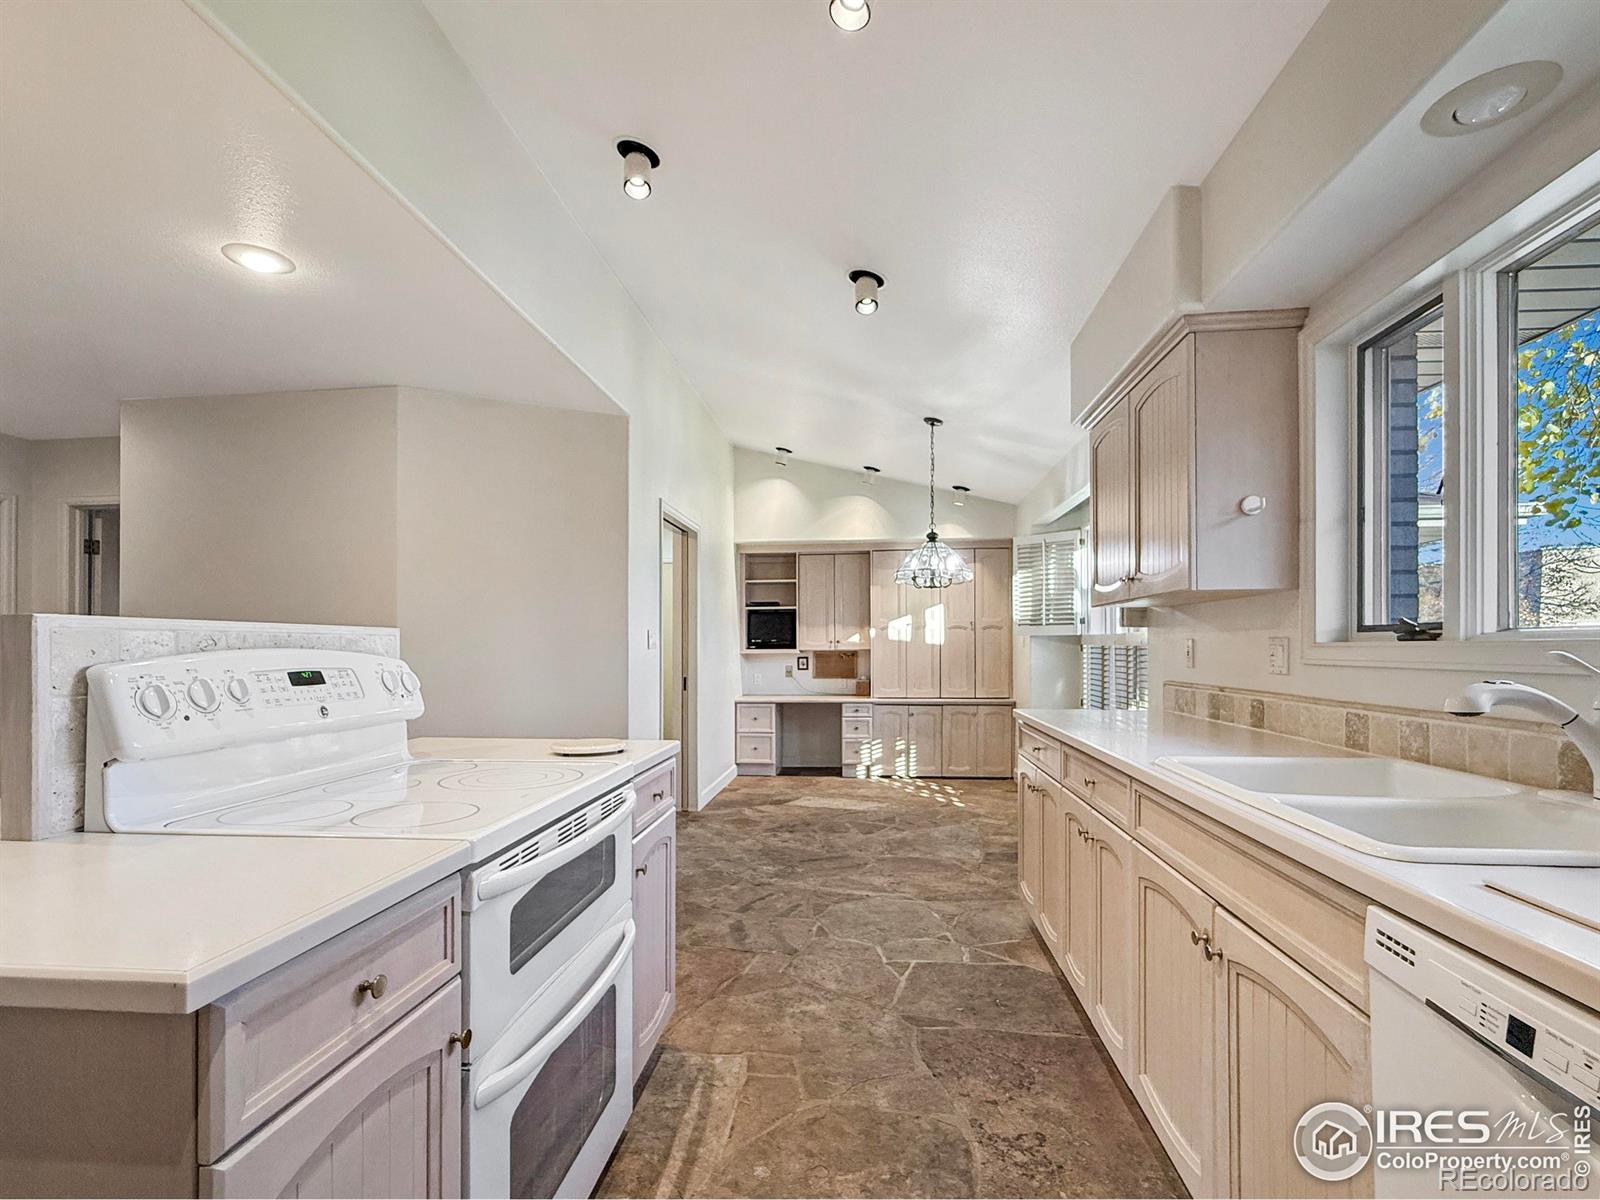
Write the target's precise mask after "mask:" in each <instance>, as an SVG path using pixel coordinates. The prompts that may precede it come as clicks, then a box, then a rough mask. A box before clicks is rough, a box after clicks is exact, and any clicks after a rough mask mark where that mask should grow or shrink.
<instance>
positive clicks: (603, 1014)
mask: <svg viewBox="0 0 1600 1200" xmlns="http://www.w3.org/2000/svg"><path fill="white" fill-rule="evenodd" d="M630 1036H631V1035H630ZM616 1091H617V989H616V987H615V985H613V986H612V987H610V988H608V989H606V994H605V996H604V997H603V998H602V999H601V1000H600V1003H598V1004H596V1005H595V1006H594V1008H593V1009H592V1010H591V1011H590V1013H589V1015H588V1016H587V1017H585V1018H584V1020H583V1023H582V1024H581V1025H579V1026H578V1027H577V1028H576V1029H574V1030H573V1031H572V1033H571V1034H570V1035H568V1037H567V1040H566V1041H564V1042H562V1043H561V1048H560V1049H559V1050H557V1051H556V1052H555V1053H554V1054H552V1055H551V1056H550V1058H549V1061H547V1062H546V1063H545V1064H544V1066H543V1068H541V1069H540V1071H539V1074H538V1075H537V1076H535V1077H534V1080H533V1083H532V1084H530V1085H529V1087H528V1094H527V1095H525V1096H524V1097H523V1098H522V1100H521V1101H520V1102H519V1103H518V1104H517V1111H516V1112H514V1113H512V1114H511V1194H512V1195H513V1196H517V1197H543V1196H554V1195H555V1194H556V1189H557V1188H559V1187H560V1186H561V1181H562V1180H563V1179H565V1178H566V1175H567V1172H568V1171H570V1170H571V1169H572V1164H573V1163H574V1162H576V1161H577V1159H578V1155H579V1154H580V1153H581V1152H582V1150H583V1146H584V1143H585V1142H587V1141H588V1140H589V1135H590V1134H591V1133H593V1132H594V1127H595V1126H596V1125H597V1124H598V1123H599V1121H600V1117H601V1115H602V1114H603V1113H604V1112H605V1110H606V1105H608V1104H610V1103H611V1097H612V1096H614V1095H615V1094H616Z"/></svg>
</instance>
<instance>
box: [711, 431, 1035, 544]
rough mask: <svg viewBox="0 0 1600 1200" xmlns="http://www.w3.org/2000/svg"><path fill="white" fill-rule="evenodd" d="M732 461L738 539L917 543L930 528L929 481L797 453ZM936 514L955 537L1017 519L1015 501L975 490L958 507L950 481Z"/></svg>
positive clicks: (752, 453)
mask: <svg viewBox="0 0 1600 1200" xmlns="http://www.w3.org/2000/svg"><path fill="white" fill-rule="evenodd" d="M733 462H734V533H735V540H737V541H740V542H762V541H786V542H809V541H836V540H838V541H845V540H851V539H864V540H888V539H905V540H907V541H915V540H916V539H918V538H921V537H923V536H924V535H925V534H926V533H927V532H928V488H927V485H926V484H915V483H903V482H901V481H900V480H897V479H884V478H883V477H882V476H879V477H877V479H876V480H875V482H873V483H871V484H864V483H862V482H861V476H862V472H859V471H841V470H839V469H838V468H837V467H824V466H821V465H819V464H817V463H809V462H800V461H798V460H795V459H790V461H789V465H788V466H786V467H780V466H778V464H777V462H776V461H775V459H774V456H773V455H772V454H770V453H762V452H760V451H756V450H746V449H743V448H741V449H737V450H735V451H734V453H733ZM937 514H938V521H939V533H940V536H942V537H949V538H961V537H983V538H1009V537H1011V535H1012V530H1013V529H1014V528H1015V525H1016V508H1015V507H1014V506H1013V505H1010V504H1003V503H1001V502H1000V501H998V500H985V499H982V498H981V497H978V496H972V495H969V496H967V497H966V502H965V503H964V504H963V505H961V506H960V507H957V505H956V504H955V493H953V492H951V491H950V490H949V488H947V487H941V488H940V489H939V491H938V498H937Z"/></svg>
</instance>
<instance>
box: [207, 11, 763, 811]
mask: <svg viewBox="0 0 1600 1200" xmlns="http://www.w3.org/2000/svg"><path fill="white" fill-rule="evenodd" d="M196 11H198V12H200V13H201V15H202V16H203V17H205V19H207V20H208V21H211V22H212V23H213V24H214V26H216V27H217V28H218V30H219V32H221V33H223V35H224V36H226V37H228V38H229V39H230V40H231V41H233V42H234V44H235V45H236V46H237V47H238V48H239V50H240V52H241V53H243V54H245V55H246V57H248V58H250V59H251V60H252V61H254V62H255V63H256V64H257V65H258V66H259V67H260V68H261V69H262V70H263V71H264V72H265V73H266V74H267V76H268V78H271V79H272V80H273V81H274V82H276V83H277V84H278V85H279V86H280V87H281V88H283V90H284V91H285V92H286V94H288V95H289V96H290V97H291V99H294V100H296V101H297V102H298V103H299V104H300V105H301V106H302V107H303V108H304V109H305V110H306V112H307V115H308V116H309V117H310V118H311V119H312V120H314V121H315V122H317V123H318V124H319V125H320V126H321V127H322V128H323V129H324V130H326V131H327V132H328V133H329V135H330V136H332V137H333V138H334V139H335V140H336V141H338V142H339V143H340V144H341V145H343V146H345V147H346V148H347V149H348V150H349V151H350V152H351V154H352V155H353V156H354V157H355V158H356V159H357V161H359V162H360V163H361V164H362V165H363V166H365V167H366V168H367V169H368V170H369V171H370V172H371V173H372V174H373V176H374V177H375V178H376V179H378V180H379V182H381V183H383V184H384V185H385V186H387V187H388V188H389V189H390V190H391V191H392V192H393V193H394V194H395V195H397V196H398V197H399V198H400V199H402V200H403V201H404V202H405V203H407V204H408V205H410V206H411V208H412V209H413V211H415V212H416V213H417V215H418V216H419V218H420V219H422V220H423V221H425V222H426V223H427V224H429V225H430V226H431V227H432V228H433V229H434V230H435V231H437V232H438V234H439V235H440V237H441V238H443V239H444V240H445V242H446V243H447V244H449V245H451V246H452V247H453V248H455V249H456V250H457V251H458V252H459V253H460V254H461V255H462V257H463V258H464V259H465V260H467V261H468V262H470V263H471V264H472V265H473V266H474V267H475V268H476V269H477V270H478V271H479V272H480V274H482V275H483V276H484V278H485V280H486V281H487V282H488V283H489V284H490V285H491V286H492V287H494V288H495V289H496V290H497V291H498V292H499V293H500V294H501V295H502V296H503V297H504V298H505V299H506V300H507V302H508V303H510V304H512V305H513V306H514V307H515V308H516V309H517V311H518V312H520V313H521V314H522V315H523V316H524V317H526V318H527V319H528V320H529V322H531V323H532V324H533V325H534V326H535V327H536V328H538V329H539V330H540V331H541V332H542V333H543V334H544V335H545V336H546V337H547V338H548V339H549V340H550V341H551V342H552V343H553V344H554V345H555V346H556V347H557V348H558V349H560V350H561V351H562V352H563V353H564V354H565V355H566V356H567V357H568V358H570V359H571V360H572V361H573V362H574V363H576V364H577V366H578V367H579V368H581V369H582V370H583V371H584V372H585V373H586V374H587V375H588V376H589V378H590V379H592V380H593V381H594V383H595V385H596V386H597V387H598V388H600V389H601V390H602V391H604V392H605V393H606V394H607V395H608V396H610V397H611V399H612V400H613V401H615V402H616V404H617V405H618V406H619V407H620V408H621V409H622V410H623V411H625V412H626V413H627V414H628V415H629V417H630V420H631V424H630V429H629V449H628V463H629V468H628V484H627V492H628V505H629V510H628V535H627V551H628V626H627V630H626V641H625V646H626V649H627V654H628V672H627V675H628V731H629V733H630V734H631V735H633V736H635V737H656V736H658V735H659V733H660V728H661V698H660V683H659V677H660V673H661V662H660V654H659V651H658V650H657V649H656V648H655V644H656V642H657V640H658V639H657V634H658V630H659V618H660V614H659V597H660V583H659V579H660V561H659V560H660V547H659V528H658V521H659V513H660V506H661V504H662V503H663V502H665V503H667V504H669V505H671V506H672V507H673V508H674V509H676V510H677V511H679V512H681V513H683V514H684V515H685V516H686V518H687V519H689V520H691V521H693V522H695V523H697V524H698V525H699V527H700V557H699V561H700V577H699V579H698V581H697V582H698V585H699V587H698V591H699V597H700V620H699V625H700V635H701V636H700V663H701V677H700V688H699V696H700V703H699V709H700V711H699V724H700V731H701V745H700V754H699V773H700V780H699V783H700V788H699V791H700V794H701V799H702V800H704V799H706V798H708V797H709V795H710V794H711V793H712V792H714V790H715V789H716V788H717V787H719V786H721V785H722V784H723V783H725V782H727V780H729V779H731V778H732V777H733V730H732V722H731V721H730V720H729V718H728V714H729V713H730V712H731V711H732V706H733V698H734V696H735V695H736V694H737V692H738V656H737V648H736V644H735V636H736V632H737V620H738V618H737V613H736V611H735V599H736V597H735V594H734V593H735V588H734V584H733V571H734V555H733V461H732V449H731V447H730V445H729V444H728V441H727V439H726V438H725V437H724V436H723V434H722V432H721V430H720V429H719V428H718V427H717V425H716V423H715V422H714V421H713V420H712V418H711V416H710V414H709V412H708V411H707V410H706V408H705V406H704V405H703V404H702V403H701V401H700V399H699V397H698V396H697V395H696V394H695V392H694V389H693V388H692V387H691V386H690V385H689V383H688V381H687V380H686V379H685V378H684V377H683V374H682V372H681V371H679V369H678V367H677V364H676V363H675V362H674V361H673V359H672V356H671V355H670V354H669V353H668V351H667V349H666V347H665V346H664V345H662V343H661V341H660V339H659V338H657V337H656V336H655V333H654V331H652V330H651V328H650V326H649V324H648V322H646V321H645V319H644V316H643V314H642V313H640V312H639V310H638V308H637V307H636V306H635V305H634V303H633V300H632V298H631V297H630V296H629V295H628V293H627V292H626V291H625V290H624V289H623V287H622V285H621V284H620V283H619V282H618V281H617V279H616V277H615V276H614V275H613V274H612V273H611V270H610V268H609V267H608V266H607V264H606V263H605V261H604V260H603V259H601V257H600V256H599V254H598V253H597V252H596V251H595V249H594V247H593V245H592V244H591V243H590V242H589V240H588V238H587V237H585V236H584V234H583V232H582V230H580V229H579V228H578V226H577V224H576V223H575V222H574V221H573V219H572V216H571V214H570V212H569V211H568V209H567V206H566V204H565V202H564V201H563V200H562V198H561V197H560V196H559V195H557V194H556V192H555V191H554V190H553V189H552V188H551V187H550V185H549V183H548V182H547V181H546V180H545V178H544V176H543V175H542V174H541V173H540V171H539V168H538V164H537V163H536V162H534V161H533V160H532V158H530V157H529V155H528V153H527V152H526V150H525V149H524V147H523V146H522V145H521V144H520V143H519V142H518V141H517V140H516V138H515V137H514V136H513V135H512V133H511V131H510V129H509V128H508V127H507V126H506V124H505V122H504V120H503V119H502V118H501V116H500V114H499V112H498V111H497V110H496V109H495V108H494V107H493V105H491V104H490V103H489V102H488V100H487V98H486V97H485V96H484V95H483V93H482V91H481V90H480V89H479V88H478V86H477V83H476V81H475V80H474V79H473V77H472V74H471V72H470V71H469V70H468V69H467V67H466V65H465V64H464V63H463V62H462V61H461V60H460V58H459V57H458V56H457V55H456V53H455V51H454V50H453V48H452V47H451V45H450V43H449V41H448V39H446V38H445V37H444V35H443V33H442V32H441V31H440V30H439V28H438V26H437V25H436V24H435V23H434V21H433V19H432V18H431V17H430V16H429V15H428V13H427V11H426V9H424V8H423V7H422V5H420V4H413V3H404V2H401V0H371V2H369V3H363V4H328V3H308V2H298V3H295V2H286V3H279V4H258V3H253V2H250V0H243V2H241V0H196ZM530 392H531V393H532V394H534V395H537V393H538V380H537V379H536V378H533V379H530Z"/></svg>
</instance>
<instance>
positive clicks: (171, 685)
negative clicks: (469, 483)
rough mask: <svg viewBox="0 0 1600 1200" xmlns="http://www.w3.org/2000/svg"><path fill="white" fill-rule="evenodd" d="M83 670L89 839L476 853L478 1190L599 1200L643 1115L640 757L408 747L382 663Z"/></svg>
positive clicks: (470, 1186) (234, 657) (297, 653)
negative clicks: (636, 839) (635, 1098)
mask: <svg viewBox="0 0 1600 1200" xmlns="http://www.w3.org/2000/svg"><path fill="white" fill-rule="evenodd" d="M88 678H89V714H88V747H87V761H88V764H89V768H88V770H87V771H86V780H85V806H84V808H85V813H84V816H85V826H86V828H87V829H89V830H91V831H101V832H110V833H126V834H141V833H146V834H153V833H161V834H195V835H209V836H255V837H274V836H277V837H290V836H292V837H352V838H371V837H398V838H431V839H444V840H449V841H455V842H465V843H467V844H469V845H470V846H471V847H472V857H473V861H474V863H475V864H476V865H475V866H473V867H472V868H470V869H469V870H468V871H466V872H465V873H464V874H463V876H462V880H463V887H462V910H463V938H462V942H463V951H464V953H463V976H464V980H465V984H466V989H465V991H466V1006H467V1013H466V1023H467V1025H468V1026H469V1027H470V1029H471V1030H472V1038H471V1040H470V1043H469V1045H468V1046H467V1047H465V1048H464V1050H463V1061H464V1069H465V1071H466V1080H465V1085H464V1088H463V1097H464V1100H463V1104H464V1110H465V1111H464V1117H465V1121H464V1129H465V1147H464V1153H463V1166H464V1176H465V1179H464V1187H465V1188H466V1194H468V1195H476V1196H506V1195H548V1196H567V1195H588V1193H589V1192H590V1190H592V1188H593V1185H594V1183H595V1182H596V1180H597V1179H598V1178H599V1174H600V1171H601V1170H602V1169H603V1167H604V1166H605V1163H606V1160H607V1158H608V1157H609V1156H610V1153H611V1151H612V1149H613V1148H614V1146H615V1145H616V1141H617V1139H618V1138H619V1137H620V1136H621V1133H622V1128H623V1126H624V1125H625V1124H626V1122H627V1119H628V1116H629V1114H630V1113H631V1111H632V1087H631V1081H632V1079H633V1064H632V1051H633V1033H632V1031H633V1017H632V1002H633V985H632V961H633V958H632V951H633V941H634V924H633V919H632V916H633V914H632V871H631V865H632V851H631V843H630V838H631V831H632V817H633V808H634V796H633V791H632V788H631V787H629V786H628V782H629V779H630V778H631V774H632V769H631V767H630V765H629V764H626V763H622V762H618V761H616V760H604V761H591V760H584V759H556V758H553V757H552V758H549V759H540V760H527V761H514V760H492V761H484V762H477V761H473V760H468V759H435V758H423V759H414V758H412V757H411V756H410V754H409V752H408V751H407V748H406V722H407V721H408V720H411V719H414V718H416V717H419V716H421V715H422V712H423V702H422V693H421V684H420V682H419V681H418V679H417V677H416V675H415V674H413V673H412V671H411V670H410V668H409V667H408V666H407V665H406V664H405V663H404V662H401V661H399V660H396V659H392V658H384V657H380V656H375V655H366V654H356V653H351V652H348V651H328V650H324V651H304V650H281V649H272V650H233V651H213V652H210V653H205V654H196V655H180V656H175V657H171V658H162V659H151V660H146V661H143V662H133V663H115V664H106V665H103V666H97V667H92V668H90V670H89V673H88ZM552 1114H556V1115H557V1116H558V1118H559V1119H554V1120H552V1119H550V1117H551V1115H552Z"/></svg>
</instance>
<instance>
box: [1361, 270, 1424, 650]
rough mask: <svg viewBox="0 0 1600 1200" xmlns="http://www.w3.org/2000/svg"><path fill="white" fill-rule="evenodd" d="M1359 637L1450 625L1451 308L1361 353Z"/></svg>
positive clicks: (1407, 321)
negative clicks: (1447, 341) (1447, 326)
mask: <svg viewBox="0 0 1600 1200" xmlns="http://www.w3.org/2000/svg"><path fill="white" fill-rule="evenodd" d="M1358 359H1359V362H1358V376H1357V378H1358V396H1357V405H1358V420H1359V424H1360V431H1361V437H1360V445H1361V452H1360V456H1359V463H1360V471H1359V479H1358V481H1357V494H1358V511H1357V521H1358V526H1359V543H1358V545H1359V556H1360V565H1359V578H1360V586H1361V596H1360V615H1359V621H1358V625H1357V627H1358V628H1359V629H1362V630H1373V629H1389V628H1393V627H1395V626H1396V625H1397V624H1398V623H1399V622H1402V621H1408V622H1415V623H1417V624H1420V625H1424V626H1429V627H1438V626H1439V625H1440V624H1441V623H1442V622H1443V620H1444V594H1443V587H1444V528H1445V502H1444V462H1445V458H1444V450H1445V446H1444V385H1443V377H1442V367H1443V362H1444V302H1443V300H1442V299H1435V300H1434V301H1432V302H1431V303H1430V304H1428V305H1427V306H1426V307H1425V308H1423V309H1422V310H1420V311H1418V312H1413V313H1412V314H1410V315H1409V316H1407V317H1405V318H1404V319H1403V320H1401V321H1399V322H1398V323H1396V324H1394V325H1391V326H1390V327H1388V328H1387V329H1385V330H1383V331H1382V332H1381V333H1379V334H1378V335H1377V336H1375V337H1373V338H1371V339H1370V340H1368V341H1366V342H1364V343H1362V344H1361V346H1360V347H1359V351H1358Z"/></svg>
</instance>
